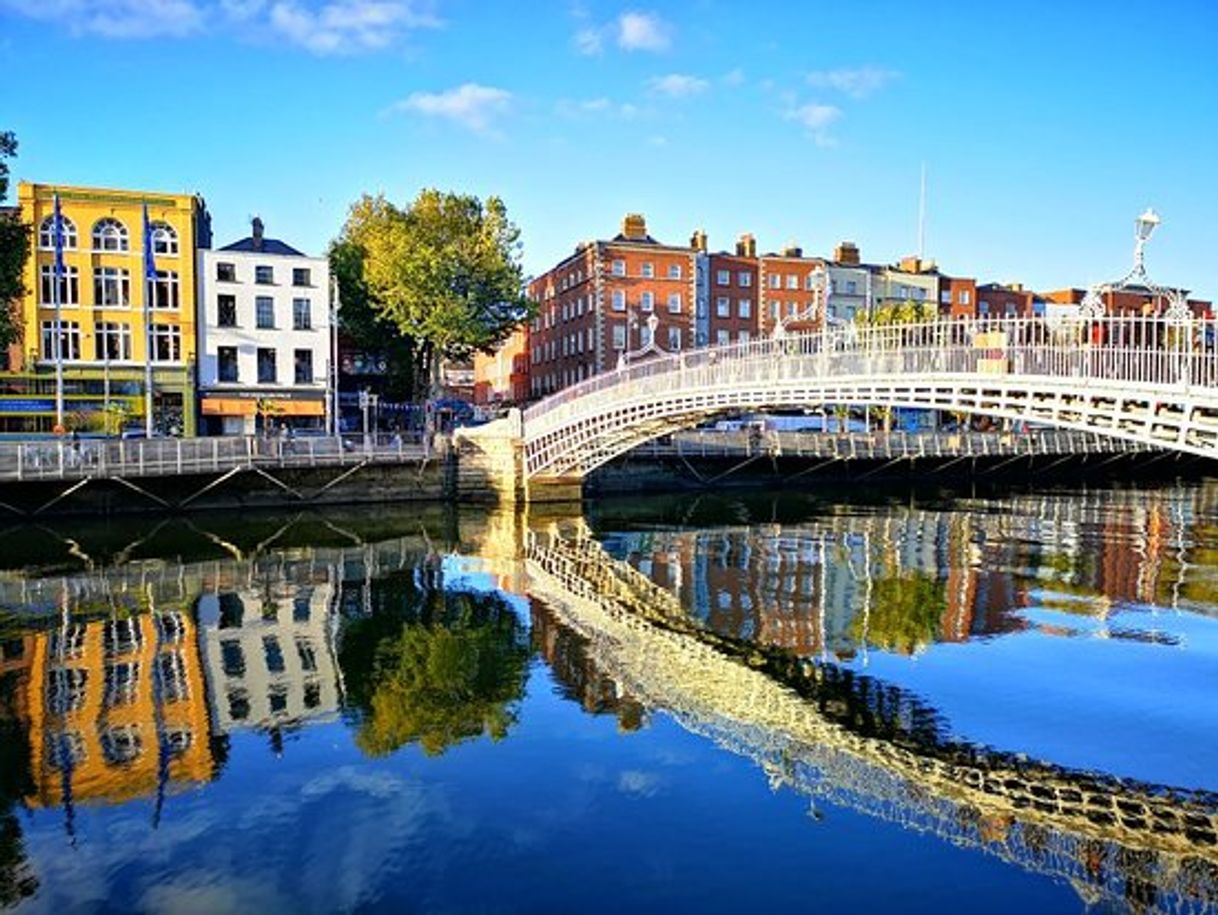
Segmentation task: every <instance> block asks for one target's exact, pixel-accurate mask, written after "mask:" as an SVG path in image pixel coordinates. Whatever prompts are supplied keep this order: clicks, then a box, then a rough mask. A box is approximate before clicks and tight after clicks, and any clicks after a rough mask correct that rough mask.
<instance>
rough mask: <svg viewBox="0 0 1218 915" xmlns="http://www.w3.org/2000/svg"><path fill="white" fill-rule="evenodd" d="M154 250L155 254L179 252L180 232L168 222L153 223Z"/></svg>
mask: <svg viewBox="0 0 1218 915" xmlns="http://www.w3.org/2000/svg"><path fill="white" fill-rule="evenodd" d="M151 228H152V251H153V253H154V254H177V253H178V233H177V230H176V229H174V227H173V226H171V225H170V224H169V223H167V222H154V223H152V226H151Z"/></svg>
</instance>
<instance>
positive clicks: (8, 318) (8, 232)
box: [0, 131, 30, 348]
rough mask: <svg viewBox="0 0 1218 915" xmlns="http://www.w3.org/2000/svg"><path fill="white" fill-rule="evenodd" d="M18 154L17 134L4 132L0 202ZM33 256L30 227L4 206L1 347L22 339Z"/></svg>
mask: <svg viewBox="0 0 1218 915" xmlns="http://www.w3.org/2000/svg"><path fill="white" fill-rule="evenodd" d="M16 155H17V137H16V135H15V134H14V133H13V132H12V131H0V204H2V203H4V201H5V200H6V199H7V198H8V175H9V169H8V161H7V160H9V159H11V158H13V157H15V156H16ZM29 256H30V230H29V227H28V226H26V225H25V224H24V223H23V222H22V221H21V217H20V215H19V214H18V213H16V212H8V211H6V210H3V209H0V348H3V347H5V346H8V345H9V344H10V343H13V342H16V341H17V340H18V339H19V338H20V328H21V323H20V319H19V317H18V315H17V312H16V309H17V307H18V301H19V300H20V299H21V297H22V296H23V295H24V294H25V286H24V284H23V283H22V281H21V278H22V275H23V272H24V270H25V262H26V260H27V259H28V258H29Z"/></svg>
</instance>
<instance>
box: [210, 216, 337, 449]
mask: <svg viewBox="0 0 1218 915" xmlns="http://www.w3.org/2000/svg"><path fill="white" fill-rule="evenodd" d="M198 275H199V298H198V302H199V306H198V307H199V315H198V328H199V330H198V333H199V367H198V373H199V412H200V414H201V422H200V424H199V429H200V433H201V434H203V435H253V434H255V433H256V432H257V431H259V430H260V429H262V428H263V424H264V423H267V424H270V426H271V427H276V426H279V425H288V426H291V427H293V428H297V429H302V428H306V429H320V428H323V427H324V425H325V417H326V415H327V407H328V403H327V401H328V398H327V392H328V390H329V385H328V379H329V377H330V364H331V359H332V358H333V357H332V353H331V340H332V334H331V327H330V265H329V262H328V261H327V260H326V259H325V258H324V257H308V256H307V255H305V254H302V253H301V252H300V251H297V250H296V249H295V248H293V247H291V246H289V245H286V244H284V243H283V242H282V241H278V240H277V239H274V238H266V237H264V235H263V230H262V220H261V219H254V221H253V235H251V236H250V237H249V238H243V239H242V240H241V241H239V242H235V243H233V244H231V245H227V246H226V247H223V248H219V249H214V250H203V251H200V252H199V271H198Z"/></svg>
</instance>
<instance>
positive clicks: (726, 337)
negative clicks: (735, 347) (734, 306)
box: [715, 328, 732, 346]
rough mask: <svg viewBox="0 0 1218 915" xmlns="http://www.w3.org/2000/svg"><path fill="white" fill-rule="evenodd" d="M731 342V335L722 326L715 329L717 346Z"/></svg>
mask: <svg viewBox="0 0 1218 915" xmlns="http://www.w3.org/2000/svg"><path fill="white" fill-rule="evenodd" d="M731 342H732V335H731V334H730V333H728V332H727V331H726V330H724V329H723V328H720V329H719V330H717V331H715V343H716V344H717V345H718V346H727V345H728V344H729V343H731Z"/></svg>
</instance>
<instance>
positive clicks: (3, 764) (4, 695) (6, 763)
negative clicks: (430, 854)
mask: <svg viewBox="0 0 1218 915" xmlns="http://www.w3.org/2000/svg"><path fill="white" fill-rule="evenodd" d="M15 680H16V677H15V676H13V675H12V674H6V675H4V676H2V677H0V907H3V908H9V907H11V906H15V905H17V904H18V903H19V902H21V901H22V900H23V899H27V898H29V897H30V896H33V895H34V893H35V892H37V890H38V878H37V877H35V876H34V873H33V871H32V870H31V869H30V864H29V859H28V858H27V857H26V852H25V840H24V838H23V837H22V834H21V823H20V822H19V821H18V820H17V817H16V816H15V815H14V814H13V806H14V805H15V804H16V803H17V802H18V800H19V799H20V798H22V797H25V796H26V795H27V794H29V793H31V792H32V791H33V788H34V784H33V779H32V777H31V775H30V737H29V729H28V727H27V726H26V724H25V722H24V721H22V720H20V719H19V718H18V717H16V715H15V714H14V712H15V709H14V708H13V705H14V703H13V701H12V697H13V692H14V689H15V685H16V684H15Z"/></svg>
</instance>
